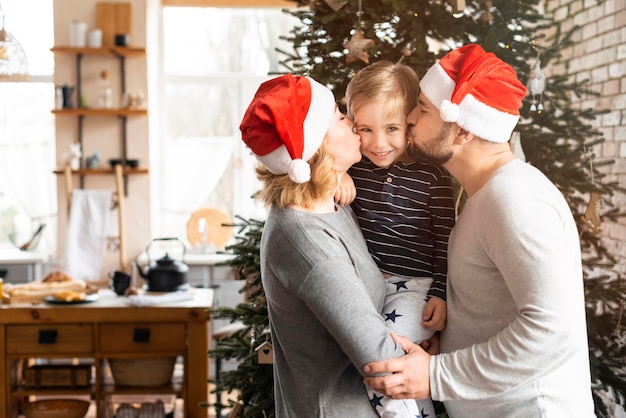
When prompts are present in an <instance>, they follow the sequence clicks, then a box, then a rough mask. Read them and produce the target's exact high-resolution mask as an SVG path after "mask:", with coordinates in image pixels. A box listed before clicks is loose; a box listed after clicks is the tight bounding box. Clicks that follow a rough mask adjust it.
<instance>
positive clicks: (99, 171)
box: [54, 167, 148, 176]
mask: <svg viewBox="0 0 626 418" xmlns="http://www.w3.org/2000/svg"><path fill="white" fill-rule="evenodd" d="M63 173H65V167H57V168H55V169H54V174H63ZM146 173H148V168H147V167H138V168H130V167H125V168H124V169H123V170H122V174H124V175H125V176H126V175H132V174H146ZM72 174H75V175H79V176H88V175H103V174H115V170H113V169H112V168H106V167H102V168H79V169H78V170H72Z"/></svg>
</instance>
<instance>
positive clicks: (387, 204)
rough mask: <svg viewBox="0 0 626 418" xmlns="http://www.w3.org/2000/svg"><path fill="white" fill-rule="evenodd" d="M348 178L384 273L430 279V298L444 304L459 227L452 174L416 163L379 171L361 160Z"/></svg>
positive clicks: (355, 205) (367, 237) (372, 251)
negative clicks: (452, 245)
mask: <svg viewBox="0 0 626 418" xmlns="http://www.w3.org/2000/svg"><path fill="white" fill-rule="evenodd" d="M348 174H350V176H351V177H352V180H353V181H354V184H355V186H356V192H357V193H356V199H355V200H354V201H353V202H352V208H353V210H354V212H355V213H356V216H357V218H358V219H359V223H360V225H361V230H362V231H363V235H364V236H365V240H366V241H367V246H368V249H369V252H370V254H371V255H372V257H373V258H374V260H375V261H376V264H378V267H379V268H380V270H381V271H382V272H384V273H389V274H394V275H400V276H406V277H432V278H433V284H432V286H431V288H430V291H429V292H428V297H433V296H434V297H437V298H439V299H441V300H443V301H445V300H446V274H447V271H448V266H447V254H448V237H449V235H450V231H451V230H452V227H453V226H454V222H455V211H454V192H453V189H452V181H451V178H450V175H449V174H448V172H447V171H446V170H445V169H444V168H442V167H438V166H435V165H432V164H425V163H418V162H407V163H405V162H397V163H394V164H393V165H392V166H391V167H388V168H385V167H378V166H376V165H375V164H373V163H372V162H371V161H369V160H368V159H367V158H363V159H361V161H360V162H358V163H357V164H355V165H353V166H352V167H351V168H350V170H349V171H348Z"/></svg>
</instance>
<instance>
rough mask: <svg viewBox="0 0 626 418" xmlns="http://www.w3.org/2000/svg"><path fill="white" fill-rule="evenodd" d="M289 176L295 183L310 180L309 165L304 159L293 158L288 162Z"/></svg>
mask: <svg viewBox="0 0 626 418" xmlns="http://www.w3.org/2000/svg"><path fill="white" fill-rule="evenodd" d="M289 178H290V179H291V180H293V181H294V182H296V183H306V182H307V181H309V180H311V167H310V166H309V163H307V162H306V161H304V160H301V159H297V160H293V161H292V162H291V163H290V164H289Z"/></svg>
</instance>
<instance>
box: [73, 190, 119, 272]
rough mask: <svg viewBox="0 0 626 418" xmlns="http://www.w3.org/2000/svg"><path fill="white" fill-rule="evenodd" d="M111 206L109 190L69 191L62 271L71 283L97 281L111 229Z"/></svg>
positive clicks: (111, 193) (111, 198) (111, 199)
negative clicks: (70, 194)
mask: <svg viewBox="0 0 626 418" xmlns="http://www.w3.org/2000/svg"><path fill="white" fill-rule="evenodd" d="M112 202H113V192H112V191H110V190H83V189H75V190H73V191H72V206H71V209H70V217H69V221H68V227H67V243H66V251H65V269H66V271H67V273H68V274H69V275H70V276H72V277H73V278H74V279H80V280H85V281H89V280H98V279H100V268H101V267H102V260H103V257H104V251H105V248H106V239H107V236H108V235H110V231H111V229H112V227H111V225H112V215H111V213H112V211H111V205H112Z"/></svg>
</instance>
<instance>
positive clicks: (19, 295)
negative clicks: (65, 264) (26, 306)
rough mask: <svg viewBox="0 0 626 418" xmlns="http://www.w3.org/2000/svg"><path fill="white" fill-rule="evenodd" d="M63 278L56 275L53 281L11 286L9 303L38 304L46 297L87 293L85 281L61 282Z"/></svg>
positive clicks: (8, 291) (66, 280)
mask: <svg viewBox="0 0 626 418" xmlns="http://www.w3.org/2000/svg"><path fill="white" fill-rule="evenodd" d="M65 276H67V275H65ZM46 277H47V276H46ZM61 277H62V276H61V275H55V279H53V280H52V281H44V280H41V281H36V282H29V283H21V284H16V285H11V286H10V287H8V289H7V293H8V295H9V303H10V304H12V305H13V304H17V303H36V302H39V301H41V300H42V299H43V298H45V297H46V296H53V295H55V294H57V293H61V292H65V291H75V292H85V289H86V288H87V284H86V283H85V281H83V280H74V279H71V278H70V279H69V280H68V279H67V278H66V279H64V280H60V281H59V280H58V279H59V278H61ZM67 277H69V276H67Z"/></svg>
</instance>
